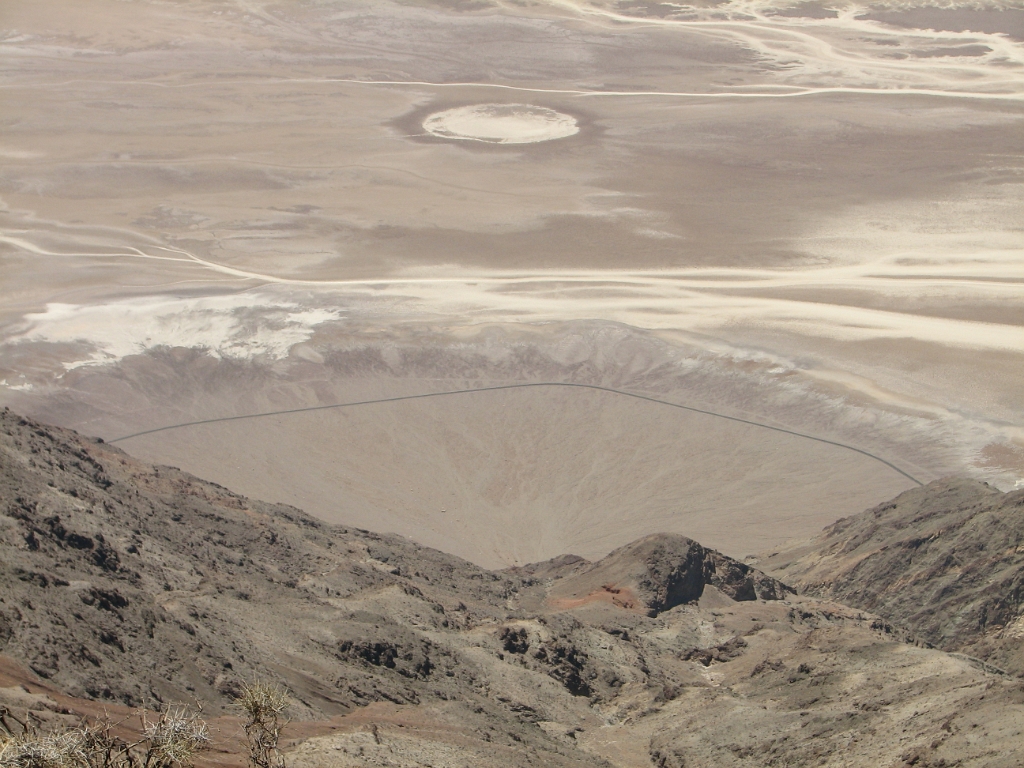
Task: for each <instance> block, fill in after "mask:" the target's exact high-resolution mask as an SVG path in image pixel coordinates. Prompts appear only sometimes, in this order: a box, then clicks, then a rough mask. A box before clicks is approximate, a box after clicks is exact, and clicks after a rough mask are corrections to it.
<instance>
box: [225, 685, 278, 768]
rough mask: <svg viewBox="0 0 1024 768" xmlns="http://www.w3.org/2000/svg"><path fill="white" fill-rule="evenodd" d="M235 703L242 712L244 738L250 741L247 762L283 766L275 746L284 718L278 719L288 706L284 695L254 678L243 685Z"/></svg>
mask: <svg viewBox="0 0 1024 768" xmlns="http://www.w3.org/2000/svg"><path fill="white" fill-rule="evenodd" d="M235 704H236V705H237V706H238V707H239V708H240V709H241V710H242V712H243V714H244V715H245V725H244V726H243V727H244V728H245V738H246V740H247V741H248V742H249V764H250V765H251V766H252V767H253V768H284V756H283V755H282V754H281V751H280V749H279V748H278V743H279V742H280V740H281V731H282V729H283V728H284V727H285V725H287V721H283V720H282V719H281V715H282V714H283V713H284V710H285V707H287V706H288V696H287V694H286V693H285V692H284V691H283V690H281V689H280V688H278V687H277V686H274V685H270V684H268V683H264V682H260V681H259V680H254V681H253V682H252V683H248V684H246V685H243V686H242V695H241V696H239V697H238V698H237V699H236V700H235Z"/></svg>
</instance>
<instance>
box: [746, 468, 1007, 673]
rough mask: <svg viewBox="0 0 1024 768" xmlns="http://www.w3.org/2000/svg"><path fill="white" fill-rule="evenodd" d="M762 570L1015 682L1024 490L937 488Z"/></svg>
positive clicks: (845, 522) (956, 484)
mask: <svg viewBox="0 0 1024 768" xmlns="http://www.w3.org/2000/svg"><path fill="white" fill-rule="evenodd" d="M762 566H763V567H767V568H770V569H772V570H773V571H774V572H775V573H776V574H778V575H779V576H780V578H785V579H787V580H789V581H791V583H793V584H796V585H799V586H800V588H801V589H802V590H803V591H805V592H807V593H808V594H812V595H817V596H819V597H828V598H831V599H834V600H839V601H841V602H844V603H846V604H847V605H852V606H855V607H857V608H862V609H864V610H868V611H872V612H874V613H877V614H880V615H881V616H884V617H885V618H887V619H889V620H890V621H892V622H894V623H896V624H899V625H901V626H903V627H906V628H908V629H910V630H911V631H913V632H914V633H916V634H917V635H918V636H920V637H921V638H923V639H924V640H927V641H928V642H930V643H933V644H934V645H936V646H937V647H939V648H942V649H944V650H947V651H962V652H964V653H968V654H971V655H972V656H978V657H980V658H983V659H987V660H990V661H991V662H992V663H994V664H996V665H998V666H1000V667H1003V668H1005V669H1007V670H1010V671H1013V672H1014V673H1016V674H1024V490H1022V491H1015V492H1012V493H1001V492H1000V491H998V490H997V489H995V488H992V487H991V486H989V485H987V484H985V483H980V482H976V481H973V480H966V479H961V478H950V479H945V480H937V481H935V482H933V483H930V484H929V485H927V486H925V487H923V488H918V489H915V490H912V491H907V492H906V493H903V494H901V495H900V496H898V497H897V498H896V499H894V500H892V501H890V502H887V503H885V504H881V505H879V506H877V507H875V508H874V509H870V510H868V511H867V512H864V513H863V514H860V515H855V516H853V517H849V518H844V519H842V520H839V521H837V522H836V523H835V524H833V525H831V526H829V527H828V528H826V529H825V531H824V532H823V533H822V535H821V536H820V537H818V538H817V539H816V540H815V541H814V542H813V543H812V544H810V545H806V546H803V547H799V548H797V549H795V550H792V551H787V552H782V553H777V554H774V555H772V556H770V557H768V558H767V559H766V560H765V561H764V562H763V563H762Z"/></svg>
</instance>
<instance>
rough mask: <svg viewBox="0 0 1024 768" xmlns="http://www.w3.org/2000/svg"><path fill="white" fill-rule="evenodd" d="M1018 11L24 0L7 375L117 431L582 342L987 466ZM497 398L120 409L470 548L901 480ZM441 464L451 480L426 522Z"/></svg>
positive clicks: (520, 368) (615, 407)
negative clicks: (455, 517)
mask: <svg viewBox="0 0 1024 768" xmlns="http://www.w3.org/2000/svg"><path fill="white" fill-rule="evenodd" d="M1019 23H1020V9H1019V8H1018V7H1015V6H1013V5H1012V4H1000V3H988V4H985V5H983V6H978V5H976V4H971V5H969V6H968V5H963V7H962V8H960V7H958V6H957V7H953V6H951V7H949V8H944V9H935V8H931V7H930V6H928V7H926V5H925V4H920V7H917V6H913V5H911V6H907V7H904V6H901V7H900V9H898V10H895V9H894V8H893V7H891V6H889V5H883V4H876V5H871V4H867V3H861V4H859V5H852V6H844V7H843V8H842V9H837V10H834V11H832V10H830V9H829V8H827V7H826V6H824V5H820V4H814V3H810V4H807V3H805V4H800V3H782V2H771V1H770V0H745V1H744V2H732V3H727V4H704V3H700V4H697V5H695V6H692V7H690V6H687V7H683V6H675V5H667V4H654V3H652V4H643V3H616V2H610V1H608V2H604V1H601V2H598V1H596V0H595V2H586V3H584V2H570V1H569V0H549V1H548V2H544V3H538V4H533V5H530V6H528V7H527V6H520V5H517V4H513V3H504V2H480V3H463V4H453V3H441V2H426V1H425V2H421V3H416V4H409V3H398V2H390V1H389V0H381V2H375V3H372V4H366V3H361V2H359V3H357V2H337V3H332V4H330V5H329V6H327V5H301V6H299V5H291V4H274V3H270V2H259V1H258V0H245V1H243V0H223V1H218V2H212V3H203V4H184V3H170V4H168V3H157V2H138V3H132V4H125V3H122V2H115V1H114V0H87V1H86V2H76V3H71V2H68V0H33V2H22V1H20V0H15V2H10V3H7V4H6V5H5V8H4V13H3V15H2V18H0V27H2V30H0V41H2V45H0V57H2V62H3V70H2V79H0V89H2V93H3V96H2V99H3V103H4V114H5V119H6V123H5V129H4V134H3V137H2V139H0V158H2V161H3V162H2V168H0V259H2V269H3V282H2V285H0V295H2V297H3V301H2V302H0V401H2V402H3V403H5V404H11V405H13V406H15V407H19V408H21V409H22V410H25V411H28V412H30V413H32V414H34V415H36V416H39V417H41V418H44V419H48V420H50V421H52V422H54V423H58V424H61V425H66V426H72V427H75V428H78V429H81V430H84V431H86V432H93V433H96V434H100V435H102V436H104V437H106V438H115V437H118V436H123V435H127V434H131V433H133V432H136V431H139V430H142V429H148V428H153V427H157V426H162V425H167V424H174V423H179V422H183V421H190V420H196V419H204V418H215V417H219V416H225V415H243V414H245V413H254V412H259V411H267V410H275V409H278V408H280V407H288V406H290V405H300V406H306V405H315V404H329V403H333V402H344V401H346V400H348V399H352V398H360V397H362V398H367V399H368V398H369V397H371V396H373V395H376V394H380V393H384V394H385V395H386V394H390V393H401V394H406V393H414V392H429V391H439V390H441V389H445V388H465V387H472V386H475V385H477V384H480V385H487V384H490V383H509V382H528V381H532V382H537V381H580V382H589V383H594V384H606V385H607V384H613V385H615V386H616V387H621V388H624V389H627V390H630V391H636V392H641V393H648V394H657V395H659V396H665V397H669V398H671V399H673V401H674V402H679V403H689V404H693V405H696V406H698V407H703V406H711V407H712V410H715V409H717V410H720V411H722V412H723V413H731V414H741V415H743V416H745V417H751V418H753V419H754V420H756V421H764V422H766V423H773V424H778V425H780V426H785V427H788V428H792V429H795V430H797V431H804V432H808V433H812V434H815V435H819V436H821V437H824V438H828V439H834V440H837V441H839V442H843V443H847V444H850V445H854V446H858V447H861V448H864V449H866V450H870V451H872V452H876V453H878V454H879V455H884V456H886V457H887V458H889V459H891V460H893V461H894V462H897V463H899V464H900V466H904V467H906V468H907V469H908V471H910V472H911V474H914V475H915V476H918V475H920V476H921V477H922V478H924V479H931V478H932V477H935V476H938V475H941V474H948V473H966V474H969V475H973V476H975V477H978V478H981V479H985V480H988V481H991V482H993V483H995V484H997V485H999V486H1000V487H1002V488H1012V487H1014V486H1015V485H1017V484H1018V483H1021V482H1022V480H1024V410H1022V406H1021V398H1020V396H1019V391H1020V381H1021V378H1022V375H1024V303H1022V302H1021V296H1022V289H1024V234H1022V230H1021V226H1020V211H1021V210H1024V192H1022V187H1021V185H1020V183H1019V182H1020V179H1021V178H1022V177H1024V165H1022V153H1024V146H1022V144H1021V136H1024V130H1022V128H1024V123H1022V120H1024V44H1022V42H1021V40H1020V34H1019V32H1020V30H1019ZM484 400H486V402H487V405H486V407H485V406H483V405H476V406H474V407H473V408H470V407H469V406H468V405H466V406H456V404H455V403H454V402H453V403H447V404H445V405H443V406H442V405H441V404H434V405H430V406H427V405H426V404H420V405H417V406H415V407H413V406H411V405H410V406H394V407H389V408H384V409H379V408H378V409H376V410H374V411H369V410H368V411H363V412H360V414H359V415H357V414H356V413H355V412H346V414H345V415H344V416H342V415H341V413H340V412H339V413H338V414H334V415H331V416H329V417H327V416H325V417H322V418H305V417H303V418H294V419H289V420H282V421H280V422H270V421H260V422H257V421H252V422H238V423H235V424H233V425H222V426H218V427H214V426H210V427H204V428H203V430H202V431H201V432H198V431H197V432H193V433H186V432H184V431H182V432H175V433H173V434H172V433H168V434H166V435H165V437H164V438H162V439H159V440H158V439H156V438H155V437H154V438H151V439H139V440H138V441H135V442H129V443H126V444H125V446H124V447H125V448H126V449H128V450H137V451H139V452H140V453H143V454H144V455H145V458H147V459H150V460H154V461H167V462H170V463H174V464H179V465H181V466H183V467H185V468H189V469H191V470H192V471H196V472H197V473H198V474H201V475H204V476H207V477H211V478H214V479H218V480H219V481H221V482H225V483H227V484H230V485H232V486H234V487H238V488H239V489H240V490H242V491H245V492H247V493H252V494H254V495H259V496H264V497H268V498H272V499H281V500H288V501H291V502H292V503H297V504H302V505H308V506H309V508H310V509H311V510H313V511H315V512H317V513H318V514H322V515H324V516H327V517H330V518H331V519H336V520H345V521H349V522H358V523H359V524H361V525H367V526H371V527H373V526H384V527H388V528H391V529H393V530H400V531H402V532H405V533H409V534H410V535H414V536H417V537H419V538H421V540H424V541H428V542H429V543H432V544H435V545H437V546H444V547H445V548H447V549H449V550H450V551H458V552H460V553H465V554H467V555H469V556H472V557H476V558H478V559H480V560H481V561H486V562H497V561H499V560H500V561H509V562H512V561H518V560H520V559H522V558H528V557H531V556H532V554H531V553H538V552H539V553H544V554H545V556H546V555H547V554H555V553H557V552H558V551H561V550H560V549H559V548H560V547H561V548H569V549H576V550H578V551H581V553H582V554H598V553H599V550H601V549H602V548H608V547H611V546H613V545H614V544H615V543H621V542H624V541H626V540H629V539H631V538H635V537H636V535H639V534H641V533H645V532H648V531H649V530H652V529H653V528H654V527H657V526H662V527H664V528H665V529H666V530H674V531H679V532H681V533H686V534H688V535H693V536H697V537H698V538H701V537H703V539H705V540H706V541H707V542H708V543H709V544H712V545H714V546H718V547H720V548H722V549H723V550H725V551H728V552H730V553H732V554H739V555H742V554H746V551H745V550H747V549H750V548H751V547H753V546H754V544H755V543H756V542H757V541H758V540H759V537H760V540H761V541H762V542H763V543H766V545H767V542H768V541H769V540H771V541H776V540H782V539H785V538H787V537H799V536H801V535H804V534H806V533H810V532H812V531H813V529H814V528H816V527H817V526H818V525H819V524H820V523H821V522H823V521H827V519H829V518H834V517H836V516H838V515H839V514H844V513H846V512H848V511H854V509H853V508H854V507H856V506H857V505H861V506H866V505H867V504H868V503H875V502H877V501H881V500H882V499H885V498H888V497H889V496H891V495H892V493H893V492H895V491H896V490H899V488H895V487H894V485H893V483H894V482H896V483H897V485H898V482H899V480H898V476H897V477H896V478H895V480H894V478H893V477H891V476H890V475H889V474H886V471H884V469H879V468H878V467H872V466H869V465H867V464H863V465H862V464H858V463H857V462H856V461H854V460H853V459H852V458H851V457H846V458H844V459H842V460H839V459H836V458H834V457H832V455H831V454H829V453H828V452H823V451H816V450H812V449H810V448H809V447H808V446H806V445H803V444H801V443H799V441H797V442H795V443H794V442H792V441H788V440H782V439H775V438H774V437H771V438H770V437H769V436H766V435H758V436H755V435H752V434H748V433H746V432H742V433H735V434H734V433H733V432H731V431H730V429H731V428H726V427H725V426H724V425H715V426H714V427H705V426H700V427H698V426H695V424H694V423H691V422H692V420H691V421H686V420H685V419H683V420H682V421H679V422H678V423H677V422H676V421H673V420H672V419H663V418H661V417H660V416H658V415H657V414H653V413H652V412H651V411H650V410H648V409H645V408H639V407H636V406H635V405H628V406H627V405H623V404H621V403H611V402H609V401H607V400H606V399H602V400H600V402H598V401H595V400H593V399H588V398H587V397H584V398H582V399H579V400H575V399H573V397H570V396H568V395H566V394H565V393H558V394H553V393H547V394H542V393H540V392H539V391H538V392H535V393H532V394H531V395H530V396H529V397H527V396H525V395H524V396H522V397H520V396H519V395H516V396H511V395H510V396H508V397H498V396H497V395H495V396H493V397H491V398H490V399H487V398H482V399H481V400H480V402H481V403H482V402H484ZM499 409H502V412H506V411H509V410H510V409H511V411H512V412H514V414H515V415H516V418H514V419H508V420H507V421H495V420H496V419H497V416H496V415H495V414H497V413H499ZM346 419H348V420H354V421H351V422H349V421H345V420H346ZM495 424H500V425H501V427H500V429H498V428H497V427H496V426H495ZM331 425H333V426H331ZM672 425H674V426H672ZM488 430H491V431H488ZM549 432H550V434H549ZM404 439H408V440H409V443H408V444H406V443H403V440H404ZM645 440H646V441H647V442H645ZM453 441H454V442H453ZM459 441H464V442H465V443H466V444H467V445H470V444H475V443H474V441H478V442H479V445H480V446H481V447H480V448H479V450H478V452H477V454H474V455H472V456H470V457H467V455H466V451H465V450H463V449H458V450H456V448H455V447H453V446H455V445H457V444H458V445H461V444H462V443H460V442H459ZM648 443H649V444H648ZM385 445H391V446H392V447H393V450H391V452H390V453H386V454H385V453H380V451H382V450H383V448H382V446H385ZM627 446H628V449H627ZM466 450H468V449H466ZM506 463H507V466H508V468H507V470H506V469H502V470H501V471H498V468H501V467H505V466H506ZM587 468H589V469H587ZM391 477H394V478H406V477H407V478H412V479H413V480H414V482H412V484H411V485H410V486H408V488H411V489H413V490H411V491H410V490H408V488H405V486H402V484H401V482H397V483H396V484H395V485H394V487H391V486H387V487H384V486H385V483H386V482H387V479H388V478H391ZM297 478H301V481H300V482H297V481H296V479H297ZM492 480H493V482H495V483H498V485H500V484H501V483H506V486H507V487H508V488H510V489H511V490H510V491H508V493H507V495H501V494H498V493H497V491H494V490H493V489H491V490H487V489H489V488H490V486H489V485H488V483H489V482H491V481H492ZM448 486H451V487H453V488H456V489H458V491H457V493H458V494H461V496H460V497H459V498H460V499H461V502H460V503H461V505H462V506H460V507H459V509H460V510H461V512H460V514H464V515H465V518H466V519H469V518H471V517H472V514H475V515H477V517H476V518H473V521H472V522H466V520H463V521H462V522H460V523H458V524H451V523H450V522H449V523H445V522H444V520H445V519H446V518H443V517H442V515H449V514H450V513H449V512H445V513H441V512H440V511H439V508H440V506H441V503H442V502H443V501H444V499H445V498H446V497H445V496H444V493H443V489H444V488H445V487H448ZM495 487H498V486H495ZM901 487H902V486H901ZM399 488H401V489H402V490H401V491H400V492H399V490H397V489H399ZM830 493H831V497H830V496H829V494H830ZM829 498H833V499H834V498H841V499H844V501H843V502H841V505H840V506H841V507H842V508H841V509H840V507H839V506H836V505H835V504H834V503H832V502H831V501H827V499H829ZM337 500H343V502H344V503H342V502H341V501H337ZM381 507H382V508H383V510H384V511H383V512H382V511H381ZM374 510H376V512H374ZM471 511H472V514H471ZM385 512H386V514H385ZM373 514H378V515H380V516H381V517H380V519H378V518H374V517H373ZM616 521H618V522H616ZM502 524H504V526H505V527H504V529H501V530H496V526H501V525H502ZM701 526H703V527H701ZM705 531H706V533H705ZM715 537H717V538H715ZM474 547H477V548H478V549H479V554H474V552H476V551H477V550H475V549H474ZM583 550H586V551H585V552H584V551H583Z"/></svg>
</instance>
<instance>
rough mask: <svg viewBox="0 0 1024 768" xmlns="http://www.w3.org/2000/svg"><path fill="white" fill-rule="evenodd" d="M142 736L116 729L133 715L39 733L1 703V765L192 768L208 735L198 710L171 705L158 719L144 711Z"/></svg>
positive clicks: (2, 767) (21, 767)
mask: <svg viewBox="0 0 1024 768" xmlns="http://www.w3.org/2000/svg"><path fill="white" fill-rule="evenodd" d="M139 718H140V719H141V721H142V733H141V735H140V738H138V739H136V740H134V741H128V740H125V739H124V738H122V737H120V736H118V735H116V734H115V732H114V731H115V730H116V729H118V727H119V726H121V725H123V724H124V723H125V722H126V721H127V720H128V719H129V718H126V719H125V720H121V721H114V720H111V719H110V718H103V719H102V720H99V721H95V722H90V721H87V720H84V719H83V720H82V721H81V722H80V723H79V724H78V725H77V726H74V727H71V728H69V727H62V728H60V729H58V730H54V731H50V732H41V731H40V730H39V728H38V726H37V725H36V724H35V723H33V722H32V721H31V720H30V719H28V718H27V719H26V720H24V721H22V720H20V719H19V718H17V717H15V716H14V714H13V713H12V712H11V711H10V710H8V709H6V708H2V707H0V768H191V766H192V759H193V758H194V757H195V755H196V754H197V753H198V752H201V751H202V750H204V749H206V748H207V746H208V744H209V741H210V737H209V733H208V729H207V725H206V723H205V721H203V719H202V718H201V717H200V712H199V711H198V710H190V709H188V708H186V707H168V708H167V709H165V710H164V711H163V712H162V713H160V715H159V716H158V717H157V718H156V719H155V720H151V719H150V715H148V714H147V713H145V712H140V713H139Z"/></svg>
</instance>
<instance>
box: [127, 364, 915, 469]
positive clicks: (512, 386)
mask: <svg viewBox="0 0 1024 768" xmlns="http://www.w3.org/2000/svg"><path fill="white" fill-rule="evenodd" d="M531 387H576V388H578V389H593V390H598V391H601V392H610V393H612V394H615V395H623V396H625V397H632V398H635V399H637V400H647V401H649V402H652V403H657V404H659V405H667V406H670V407H672V408H680V409H682V410H684V411H692V412H693V413H703V414H705V415H707V416H717V417H718V418H720V419H728V420H729V421H735V422H739V423H741V424H749V425H750V426H753V427H761V428H762V429H770V430H772V431H773V432H782V433H783V434H787V435H794V436H795V437H802V438H805V439H807V440H814V441H815V442H818V443H825V444H827V445H834V446H836V447H838V448H845V449H846V450H848V451H853V452H855V453H859V454H861V455H863V456H867V457H868V458H870V459H874V460H875V461H878V462H881V463H882V464H884V465H885V466H887V467H889V468H890V469H892V470H893V471H895V472H898V473H899V474H901V475H903V476H904V477H905V478H907V479H908V480H910V481H912V482H914V483H917V485H924V483H923V482H921V481H920V480H918V479H917V478H916V477H914V476H913V475H910V474H908V473H907V472H904V471H903V470H902V469H900V468H899V467H897V466H896V465H895V464H893V463H892V462H891V461H887V460H886V459H883V458H882V457H881V456H877V455H875V454H873V453H870V452H869V451H865V450H863V449H861V448H856V447H854V446H852V445H847V444H846V443H840V442H837V441H835V440H826V439H825V438H823V437H815V436H814V435H808V434H805V433H803V432H795V431H794V430H791V429H784V428H783V427H773V426H771V425H769V424H762V423H760V422H757V421H751V420H749V419H741V418H739V417H737V416H727V415H725V414H724V413H715V412H714V411H706V410H704V409H701V408H694V407H692V406H689V405H680V404H679V403H671V402H669V401H667V400H659V399H658V398H655V397H649V396H648V395H639V394H636V393H634V392H626V391H624V390H621V389H612V388H611V387H601V386H598V385H596V384H573V383H568V382H534V383H529V384H502V385H498V386H493V387H475V388H472V389H455V390H450V391H447V392H427V393H425V394H421V395H402V396H400V397H384V398H380V399H377V400H359V401H357V402H352V403H335V404H333V405H312V406H307V407H305V408H288V409H285V410H281V411H266V412H263V413H251V414H244V415H241V416H222V417H220V418H216V419H201V420H199V421H185V422H182V423H180V424H168V425H167V426H164V427H157V428H155V429H147V430H144V431H142V432H136V433H134V434H131V435H124V436H122V437H117V438H114V439H112V440H108V441H107V442H108V443H120V442H124V441H125V440H131V439H132V438H135V437H142V436H143V435H152V434H153V433H155V432H166V431H168V430H172V429H183V428H185V427H194V426H198V425H200V424H216V423H219V422H223V421H240V420H243V419H259V418H263V417H264V416H282V415H285V414H289V413H306V412H308V411H323V410H328V409H332V408H349V407H352V406H357V405H373V404H375V403H394V402H398V401H401V400H421V399H424V398H428V397H445V396H448V395H467V394H472V393H474V392H494V391H496V390H503V389H527V388H531Z"/></svg>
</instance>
